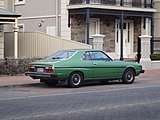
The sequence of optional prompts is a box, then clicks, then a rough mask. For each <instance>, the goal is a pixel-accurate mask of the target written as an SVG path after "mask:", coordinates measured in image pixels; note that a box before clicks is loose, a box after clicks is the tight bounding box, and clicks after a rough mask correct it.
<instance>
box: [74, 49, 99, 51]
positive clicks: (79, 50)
mask: <svg viewBox="0 0 160 120" xmlns="http://www.w3.org/2000/svg"><path fill="white" fill-rule="evenodd" d="M72 50H75V51H102V50H96V49H72Z"/></svg>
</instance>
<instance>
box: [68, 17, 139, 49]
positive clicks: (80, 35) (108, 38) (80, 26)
mask: <svg viewBox="0 0 160 120" xmlns="http://www.w3.org/2000/svg"><path fill="white" fill-rule="evenodd" d="M91 18H99V19H100V34H102V35H105V38H104V44H103V50H104V51H106V52H115V20H116V19H118V18H116V17H115V16H107V15H106V16H105V15H103V16H101V15H95V16H94V15H93V16H92V17H91ZM125 20H133V21H134V31H133V39H134V40H133V49H134V52H136V51H137V40H138V36H140V35H141V18H140V17H138V18H130V17H128V18H126V19H125ZM85 22H86V18H85V16H83V15H74V16H72V17H71V39H72V40H75V41H78V42H85V33H86V24H85ZM90 41H91V40H90ZM90 43H91V42H90ZM91 44H92V43H91Z"/></svg>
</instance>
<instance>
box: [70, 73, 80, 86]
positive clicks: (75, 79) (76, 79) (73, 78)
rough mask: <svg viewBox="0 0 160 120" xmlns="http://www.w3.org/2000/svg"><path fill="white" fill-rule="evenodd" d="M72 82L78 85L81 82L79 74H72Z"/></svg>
mask: <svg viewBox="0 0 160 120" xmlns="http://www.w3.org/2000/svg"><path fill="white" fill-rule="evenodd" d="M72 82H73V84H74V85H78V84H79V83H80V82H81V76H80V75H79V74H74V75H73V76H72Z"/></svg>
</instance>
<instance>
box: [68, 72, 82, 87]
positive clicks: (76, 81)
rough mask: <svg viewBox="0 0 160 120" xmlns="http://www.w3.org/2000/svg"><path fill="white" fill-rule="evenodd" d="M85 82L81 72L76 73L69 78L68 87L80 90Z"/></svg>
mask: <svg viewBox="0 0 160 120" xmlns="http://www.w3.org/2000/svg"><path fill="white" fill-rule="evenodd" d="M82 82H83V75H82V74H81V73H79V72H74V73H72V74H71V75H70V76H69V79H68V86H69V87H72V88H78V87H80V86H81V84H82Z"/></svg>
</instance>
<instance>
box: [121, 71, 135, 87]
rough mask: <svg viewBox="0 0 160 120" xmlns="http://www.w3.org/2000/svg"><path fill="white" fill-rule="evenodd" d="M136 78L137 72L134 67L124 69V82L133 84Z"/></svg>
mask: <svg viewBox="0 0 160 120" xmlns="http://www.w3.org/2000/svg"><path fill="white" fill-rule="evenodd" d="M134 79H135V73H134V71H133V69H131V68H128V69H126V70H125V71H124V73H123V76H122V82H123V83H125V84H132V83H133V82H134Z"/></svg>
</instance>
